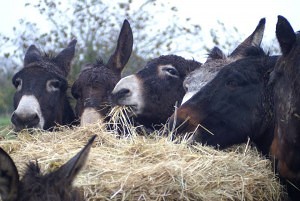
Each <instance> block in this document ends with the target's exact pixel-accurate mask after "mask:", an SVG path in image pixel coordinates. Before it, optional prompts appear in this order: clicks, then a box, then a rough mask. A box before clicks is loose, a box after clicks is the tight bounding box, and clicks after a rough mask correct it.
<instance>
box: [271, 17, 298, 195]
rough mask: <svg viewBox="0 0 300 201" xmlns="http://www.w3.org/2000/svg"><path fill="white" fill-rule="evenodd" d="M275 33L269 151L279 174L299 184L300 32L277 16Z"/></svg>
mask: <svg viewBox="0 0 300 201" xmlns="http://www.w3.org/2000/svg"><path fill="white" fill-rule="evenodd" d="M276 36H277V39H278V42H279V45H280V48H281V52H282V56H281V57H280V58H279V59H278V62H277V64H276V66H275V69H274V71H273V72H272V78H273V81H274V105H275V117H276V118H275V119H276V120H275V132H274V140H273V143H272V148H271V151H272V154H273V155H274V156H275V157H276V159H277V160H278V167H277V168H278V171H279V173H280V175H281V176H282V177H284V178H288V179H290V180H292V181H295V180H296V181H298V184H299V183H300V155H299V153H300V146H299V145H300V80H299V76H300V34H299V32H298V33H295V32H294V30H293V28H292V26H291V25H290V23H289V22H288V20H286V19H285V18H284V17H282V16H278V22H277V25H276ZM298 188H299V186H298ZM297 191H298V199H299V189H297Z"/></svg>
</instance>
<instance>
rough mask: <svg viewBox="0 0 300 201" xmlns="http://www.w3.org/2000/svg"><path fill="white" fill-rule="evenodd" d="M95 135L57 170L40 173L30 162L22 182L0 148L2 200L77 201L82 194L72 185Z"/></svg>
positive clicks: (14, 166)
mask: <svg viewBox="0 0 300 201" xmlns="http://www.w3.org/2000/svg"><path fill="white" fill-rule="evenodd" d="M95 137H96V136H93V137H92V138H91V139H90V140H89V141H88V143H87V144H86V145H85V147H84V148H83V149H82V150H81V151H80V152H79V153H77V154H76V155H75V156H74V157H73V158H72V159H70V160H69V161H68V162H67V163H65V164H64V165H63V166H61V167H60V168H59V169H58V170H56V171H54V172H51V173H47V174H42V173H41V170H40V167H39V165H38V164H35V163H32V162H30V163H29V164H28V165H27V169H26V171H25V174H24V176H23V177H22V179H20V178H19V173H18V170H17V168H16V165H15V163H14V162H13V160H12V159H11V157H10V156H9V155H8V154H7V153H6V152H5V151H4V150H3V149H1V148H0V196H1V198H2V200H3V201H80V200H84V198H83V195H82V193H80V191H79V190H78V189H76V188H74V187H72V182H73V181H74V179H75V177H76V175H77V174H78V173H79V171H80V170H81V168H82V167H83V165H84V164H85V162H86V159H87V157H88V154H89V151H90V149H91V146H92V144H93V141H94V139H95Z"/></svg>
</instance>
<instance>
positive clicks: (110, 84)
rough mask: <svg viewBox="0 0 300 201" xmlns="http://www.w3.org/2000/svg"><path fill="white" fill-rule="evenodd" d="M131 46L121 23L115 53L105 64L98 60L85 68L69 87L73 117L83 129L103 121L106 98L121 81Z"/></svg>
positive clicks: (126, 26)
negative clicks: (74, 104)
mask: <svg viewBox="0 0 300 201" xmlns="http://www.w3.org/2000/svg"><path fill="white" fill-rule="evenodd" d="M132 46H133V35H132V30H131V28H130V24H129V22H128V21H127V20H125V21H124V23H123V26H122V29H121V32H120V35H119V39H118V44H117V48H116V50H115V52H114V53H113V54H112V55H111V57H110V59H109V61H108V62H107V63H106V64H105V63H103V61H102V60H99V61H97V62H96V63H94V64H87V65H85V66H84V68H83V70H82V71H81V73H80V74H79V76H78V79H77V80H76V81H75V82H74V84H73V86H72V95H73V97H74V98H76V99H77V103H76V107H75V113H76V115H77V117H78V118H79V119H80V124H81V125H82V126H83V125H86V124H89V123H94V122H96V121H99V120H101V119H104V117H105V116H106V114H107V112H108V110H109V108H110V94H111V92H112V90H113V88H114V87H115V85H116V84H117V82H118V81H119V80H120V79H121V72H122V70H123V68H124V67H125V65H126V63H127V62H128V60H129V57H130V55H131V52H132Z"/></svg>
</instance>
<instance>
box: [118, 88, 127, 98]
mask: <svg viewBox="0 0 300 201" xmlns="http://www.w3.org/2000/svg"><path fill="white" fill-rule="evenodd" d="M129 93H130V91H129V89H121V90H120V91H119V92H118V94H119V95H120V96H127V95H129Z"/></svg>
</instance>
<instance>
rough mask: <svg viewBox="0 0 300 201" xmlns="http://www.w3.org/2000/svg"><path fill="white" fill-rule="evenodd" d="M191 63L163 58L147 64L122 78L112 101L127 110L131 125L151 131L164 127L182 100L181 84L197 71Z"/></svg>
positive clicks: (113, 93)
mask: <svg viewBox="0 0 300 201" xmlns="http://www.w3.org/2000/svg"><path fill="white" fill-rule="evenodd" d="M200 66H201V63H199V62H197V61H195V60H186V59H184V58H183V57H180V56H177V55H165V56H160V57H158V58H155V59H153V60H151V61H149V62H148V63H147V64H146V66H145V67H144V68H142V69H141V70H139V71H138V72H137V73H135V74H133V75H130V76H127V77H124V78H122V79H121V80H120V81H119V82H118V83H117V85H116V86H115V88H114V90H113V91H112V101H113V103H115V104H117V105H125V106H130V107H131V108H132V110H133V114H132V116H133V117H134V120H135V122H137V123H139V124H142V125H144V126H145V127H146V128H152V127H153V126H155V125H158V126H160V124H164V123H165V122H166V121H167V119H168V117H169V116H170V115H171V114H172V113H173V112H174V109H175V108H174V105H175V104H176V102H177V103H179V104H180V102H181V100H182V98H183V96H184V93H185V91H184V88H183V85H182V83H183V80H184V78H185V77H186V75H187V74H188V73H190V72H191V71H193V70H195V69H196V68H198V67H200Z"/></svg>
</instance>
